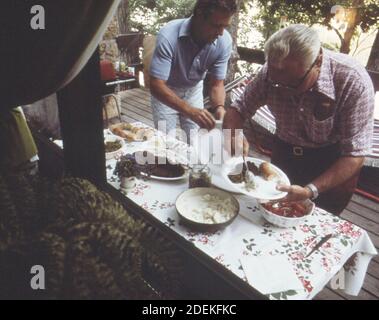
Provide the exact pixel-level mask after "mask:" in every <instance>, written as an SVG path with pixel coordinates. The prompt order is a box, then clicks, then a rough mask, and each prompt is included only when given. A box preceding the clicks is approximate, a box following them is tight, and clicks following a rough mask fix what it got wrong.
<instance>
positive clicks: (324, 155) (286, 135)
mask: <svg viewBox="0 0 379 320" xmlns="http://www.w3.org/2000/svg"><path fill="white" fill-rule="evenodd" d="M265 56H266V63H265V65H264V66H263V67H262V68H261V70H260V71H259V73H258V75H257V76H256V77H255V78H254V80H253V81H252V82H251V83H249V85H248V86H247V87H246V90H245V92H244V94H243V95H242V96H241V97H240V98H239V99H238V100H237V101H236V102H235V103H234V104H233V105H232V106H231V108H229V110H228V111H227V113H226V116H225V120H224V128H227V129H242V126H243V122H244V119H250V118H251V117H252V116H253V115H254V113H255V112H256V111H257V110H258V109H259V108H260V107H261V106H264V105H267V106H268V108H269V109H270V111H271V112H272V114H273V115H274V117H275V121H276V134H275V144H274V147H273V154H272V163H273V164H275V165H277V166H278V167H280V168H281V169H282V170H283V171H284V172H286V173H287V175H288V176H289V178H290V180H291V183H293V185H292V186H284V185H280V186H278V189H279V190H281V191H286V192H288V196H287V200H289V201H300V200H304V199H308V198H310V199H313V200H315V202H316V204H317V205H318V206H320V207H321V208H324V209H326V210H328V211H330V212H332V213H334V214H337V215H338V214H340V213H341V212H342V211H343V210H344V208H345V207H346V205H347V204H348V202H349V201H350V199H351V196H352V194H353V192H354V189H355V187H356V184H357V180H358V177H359V173H360V170H361V168H362V166H363V163H364V157H365V156H367V155H368V154H369V153H370V148H371V142H372V141H371V140H372V135H373V121H374V120H373V119H374V117H373V114H374V89H373V85H372V82H371V79H370V77H369V75H368V73H367V72H366V70H365V68H364V67H363V66H361V65H360V64H359V63H358V62H357V61H356V60H354V59H353V58H351V57H350V56H348V55H345V54H341V53H336V52H331V51H329V50H326V49H324V48H321V43H320V40H319V37H318V35H317V32H316V31H315V30H313V29H312V28H309V27H306V26H303V25H291V26H289V27H287V28H285V29H282V30H280V31H278V32H276V33H275V34H274V35H272V36H271V38H270V39H269V40H268V41H267V43H266V45H265Z"/></svg>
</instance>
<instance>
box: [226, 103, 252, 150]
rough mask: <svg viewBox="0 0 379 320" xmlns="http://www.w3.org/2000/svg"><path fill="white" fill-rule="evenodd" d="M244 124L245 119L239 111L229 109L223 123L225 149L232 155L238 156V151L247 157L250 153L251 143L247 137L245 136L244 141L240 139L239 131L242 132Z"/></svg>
mask: <svg viewBox="0 0 379 320" xmlns="http://www.w3.org/2000/svg"><path fill="white" fill-rule="evenodd" d="M244 122H245V121H244V118H243V116H242V114H241V113H240V111H239V110H237V109H236V108H228V111H227V112H226V114H225V117H224V122H223V129H224V130H223V131H224V148H225V149H226V150H227V151H228V152H229V153H230V154H231V155H238V150H241V151H243V154H244V155H245V156H247V155H248V153H249V143H248V141H247V140H246V138H245V136H243V140H242V139H238V131H239V132H242V129H243V124H244ZM228 129H229V130H230V133H229V130H228ZM236 136H237V139H236ZM241 140H242V141H241ZM236 144H237V145H236Z"/></svg>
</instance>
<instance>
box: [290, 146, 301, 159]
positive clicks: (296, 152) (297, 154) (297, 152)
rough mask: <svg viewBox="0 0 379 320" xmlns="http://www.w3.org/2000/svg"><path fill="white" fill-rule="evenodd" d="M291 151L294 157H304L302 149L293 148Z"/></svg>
mask: <svg viewBox="0 0 379 320" xmlns="http://www.w3.org/2000/svg"><path fill="white" fill-rule="evenodd" d="M292 151H293V154H294V155H295V156H298V157H301V156H303V155H304V150H303V148H302V147H293V149H292Z"/></svg>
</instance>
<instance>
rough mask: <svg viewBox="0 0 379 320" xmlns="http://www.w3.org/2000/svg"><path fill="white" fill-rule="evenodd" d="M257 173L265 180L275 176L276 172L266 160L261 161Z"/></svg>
mask: <svg viewBox="0 0 379 320" xmlns="http://www.w3.org/2000/svg"><path fill="white" fill-rule="evenodd" d="M259 173H260V175H261V176H262V177H263V178H264V179H265V180H267V181H269V180H272V179H274V178H276V177H277V174H276V172H275V171H274V169H273V168H272V167H271V165H270V164H269V163H268V162H263V163H262V164H261V165H260V166H259Z"/></svg>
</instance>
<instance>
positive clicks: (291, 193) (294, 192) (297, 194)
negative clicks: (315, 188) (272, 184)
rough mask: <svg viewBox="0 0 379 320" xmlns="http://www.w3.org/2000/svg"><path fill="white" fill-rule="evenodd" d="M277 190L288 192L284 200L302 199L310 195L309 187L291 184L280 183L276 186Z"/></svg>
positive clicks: (308, 197)
mask: <svg viewBox="0 0 379 320" xmlns="http://www.w3.org/2000/svg"><path fill="white" fill-rule="evenodd" d="M276 188H277V189H278V190H279V191H283V192H288V194H287V196H286V197H285V198H284V199H282V200H284V201H303V200H307V199H310V198H311V197H312V191H311V190H309V188H305V187H301V186H297V185H293V186H287V185H283V184H280V185H278V186H277V187H276Z"/></svg>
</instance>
